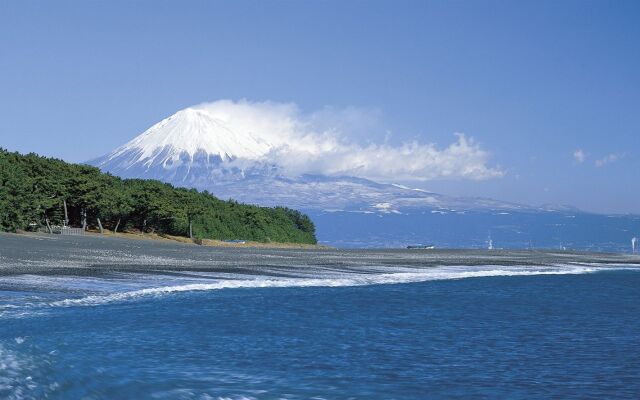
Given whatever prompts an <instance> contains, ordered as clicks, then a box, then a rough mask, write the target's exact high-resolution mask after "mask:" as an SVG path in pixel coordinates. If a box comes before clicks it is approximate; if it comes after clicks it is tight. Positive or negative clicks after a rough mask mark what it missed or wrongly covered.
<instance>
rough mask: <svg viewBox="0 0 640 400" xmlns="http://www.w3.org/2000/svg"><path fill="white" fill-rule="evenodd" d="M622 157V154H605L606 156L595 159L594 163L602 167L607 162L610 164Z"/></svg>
mask: <svg viewBox="0 0 640 400" xmlns="http://www.w3.org/2000/svg"><path fill="white" fill-rule="evenodd" d="M622 157H624V154H615V153H611V154H607V155H606V156H604V157H602V158H600V159H597V160H596V162H595V164H596V167H598V168H600V167H604V166H605V165H607V164H611V163H614V162H616V161H618V160H620V159H621V158H622Z"/></svg>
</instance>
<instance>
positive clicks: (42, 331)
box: [0, 239, 640, 399]
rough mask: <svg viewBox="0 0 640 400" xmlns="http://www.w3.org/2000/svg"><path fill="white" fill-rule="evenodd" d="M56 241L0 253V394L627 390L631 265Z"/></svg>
mask: <svg viewBox="0 0 640 400" xmlns="http://www.w3.org/2000/svg"><path fill="white" fill-rule="evenodd" d="M76 240H79V239H76ZM80 244H81V245H82V243H80ZM76 245H77V243H76ZM123 246H124V245H123ZM73 248H74V249H75V250H74V251H77V253H78V254H84V256H85V258H83V259H82V260H84V261H78V260H79V259H80V258H79V255H76V256H74V257H75V258H73V260H75V261H73V262H72V261H69V263H68V265H67V266H64V267H61V266H60V265H59V261H55V262H54V264H55V265H54V266H47V265H45V264H42V263H39V262H37V261H33V259H35V258H37V257H36V256H33V257H32V259H31V261H30V260H29V259H27V258H20V257H17V256H15V255H14V254H13V253H11V251H10V249H9V250H6V249H5V251H4V254H5V257H4V258H3V257H2V256H3V253H2V252H0V261H2V262H3V264H2V268H0V271H5V272H4V274H3V275H2V276H0V398H2V399H427V398H433V399H438V398H446V399H450V398H460V399H468V398H487V399H496V398H508V399H532V398H540V399H549V398H561V399H571V398H574V399H588V398H590V399H603V398H607V399H614V398H615V399H637V398H638V397H639V396H640V266H639V265H638V264H637V263H635V264H634V263H619V262H616V263H611V262H607V263H602V262H600V261H597V262H587V261H585V259H584V257H583V259H581V260H580V261H571V260H566V259H564V260H563V261H562V262H561V263H560V262H552V263H551V262H548V261H545V259H544V257H543V256H538V255H532V256H530V257H529V258H530V259H533V261H536V260H535V258H536V257H538V258H539V260H537V261H539V262H527V261H526V259H527V256H526V255H516V256H515V258H522V259H523V260H524V261H521V264H519V265H515V264H516V263H513V264H510V263H509V262H507V261H508V260H510V259H513V258H514V257H511V258H509V257H506V256H504V255H501V256H495V257H494V258H495V259H494V261H496V262H488V261H487V260H492V259H493V258H492V257H493V256H492V255H491V254H488V255H486V256H485V257H484V258H482V257H478V256H475V255H470V256H468V257H467V256H465V257H467V258H468V259H469V261H470V262H469V263H468V264H469V265H462V264H459V263H458V261H459V260H458V259H456V262H455V264H457V265H432V262H433V261H434V260H437V259H439V257H440V258H441V259H446V258H447V255H446V254H440V255H435V256H433V257H431V256H430V257H431V258H429V259H428V260H426V261H424V262H423V261H421V256H420V255H415V253H413V254H409V253H406V252H404V253H402V254H393V255H392V256H388V255H387V256H385V255H381V254H379V253H366V252H362V253H358V254H357V256H353V257H351V258H348V257H347V256H344V257H342V256H340V255H339V254H338V255H336V254H324V255H323V253H322V252H318V253H317V254H315V255H314V257H315V258H314V260H315V261H313V262H310V264H313V265H312V266H309V267H308V268H304V267H301V266H300V265H297V266H292V263H291V262H290V261H291V260H292V259H293V260H294V261H295V262H294V263H293V264H299V260H300V257H303V258H304V257H306V256H305V255H304V254H303V253H296V254H293V255H291V254H289V253H287V252H285V251H282V252H272V253H268V252H267V253H265V254H260V253H258V252H256V253H253V254H251V255H250V256H247V255H246V254H245V253H242V251H237V252H233V251H226V252H224V251H223V252H222V253H216V252H212V253H211V252H210V253H207V252H206V250H200V249H198V251H199V252H201V253H198V255H196V256H193V254H192V264H190V265H188V266H187V265H184V264H180V263H179V262H177V261H176V263H177V264H173V263H172V262H167V260H168V259H169V258H168V254H169V253H167V252H170V253H171V254H173V255H174V256H175V255H178V254H179V251H180V250H179V249H178V250H174V249H173V248H171V249H168V250H167V249H165V250H166V251H165V253H163V254H162V255H160V256H159V255H157V254H156V255H154V256H151V255H145V256H144V257H143V258H136V257H137V256H136V254H135V253H134V252H132V249H131V248H129V249H128V251H129V253H126V252H125V251H124V250H123V249H122V248H121V249H119V250H118V251H117V254H115V253H108V251H111V250H107V249H98V250H95V251H94V250H92V251H87V250H85V249H82V248H78V247H77V246H76V247H73ZM176 248H178V246H176ZM0 249H2V248H1V247H0ZM163 251H164V250H163ZM100 252H102V253H100ZM105 252H107V253H105ZM7 254H9V255H8V256H7ZM100 254H102V256H100ZM301 254H302V255H301ZM65 257H69V256H68V255H66V256H65ZM100 257H102V258H100ZM109 257H111V259H112V261H111V264H108V263H107V261H106V259H107V258H109ZM207 257H208V261H206V262H205V261H204V260H205V258H207ZM243 257H248V258H245V259H243ZM385 257H387V258H385ZM505 257H506V258H508V260H505ZM340 258H346V261H345V263H343V264H341V263H339V262H337V261H336V260H338V259H340ZM91 259H97V260H99V262H97V263H90V264H86V262H87V260H91ZM123 259H126V260H128V261H127V262H126V263H122V262H121V260H123ZM249 259H251V260H256V262H254V263H252V266H251V271H250V272H249V271H248V270H237V268H229V266H228V265H227V266H225V267H224V268H223V269H219V270H218V269H214V270H212V269H211V268H204V267H203V266H204V265H209V266H211V265H214V264H215V263H216V262H217V261H218V260H227V261H229V260H237V261H238V262H240V263H242V264H243V265H248V264H250V263H249V261H248V260H249ZM274 259H275V261H274ZM479 259H481V260H480V261H482V262H479ZM119 260H120V261H119ZM140 260H144V268H142V267H141V265H142V264H136V262H138V261H140ZM194 260H195V261H194ZM198 260H200V261H202V264H201V265H200V268H196V267H194V266H196V264H197V263H198V262H200V261H198ZM260 260H263V262H264V264H265V265H264V266H261V265H260ZM265 260H270V261H265ZM354 260H358V262H355V261H354ZM402 260H405V261H406V262H405V264H406V265H400V264H402V262H400V261H402ZM174 261H175V260H174ZM196 261H197V262H196ZM47 262H50V261H47ZM20 263H24V264H25V265H27V266H26V267H24V266H22V267H21V266H20ZM83 263H84V264H83ZM385 263H388V264H393V265H389V266H386V267H385V265H384V264H385ZM267 264H268V265H267ZM347 264H348V265H347ZM422 264H424V266H421V265H422ZM153 265H157V266H158V267H157V269H154V268H153V267H150V266H153ZM278 265H280V266H278ZM43 268H44V269H43ZM56 268H62V269H61V270H59V271H58V270H57V269H56ZM239 268H240V267H239ZM7 271H9V272H7ZM52 271H53V272H52Z"/></svg>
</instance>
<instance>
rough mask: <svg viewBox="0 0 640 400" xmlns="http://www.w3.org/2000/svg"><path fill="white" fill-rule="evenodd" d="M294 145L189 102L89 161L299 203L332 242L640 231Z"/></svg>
mask: <svg viewBox="0 0 640 400" xmlns="http://www.w3.org/2000/svg"><path fill="white" fill-rule="evenodd" d="M285 150H286V151H285ZM295 151H296V149H295V148H292V145H291V143H290V140H289V138H287V137H286V135H278V134H277V133H274V132H270V131H267V130H266V129H263V128H261V127H260V126H259V124H258V126H252V125H250V124H242V123H240V124H238V123H237V121H232V120H230V118H229V115H227V114H225V113H216V112H212V111H211V110H207V109H203V108H186V109H184V110H181V111H179V112H177V113H175V114H174V115H172V116H170V117H168V118H166V119H164V120H162V121H160V122H158V123H157V124H155V125H153V126H152V127H151V128H149V129H148V130H146V131H145V132H143V133H142V134H141V135H139V136H137V137H136V138H134V139H133V140H131V141H130V142H128V143H126V144H124V145H123V146H121V147H119V148H117V149H115V150H114V151H112V152H111V153H109V154H107V155H104V156H102V157H99V158H97V159H95V160H92V161H89V162H88V163H89V164H91V165H94V166H97V167H99V168H100V169H101V170H103V171H105V172H109V173H112V174H114V175H117V176H120V177H123V178H146V179H158V180H161V181H164V182H167V183H171V184H173V185H175V186H182V187H190V188H197V189H200V190H208V191H209V192H211V193H212V194H214V195H215V196H217V197H219V198H221V199H235V200H238V201H241V202H245V203H252V204H259V205H263V206H274V205H283V206H287V207H292V208H297V209H300V210H302V211H305V212H307V213H308V214H310V216H311V217H312V219H313V220H314V222H315V223H316V226H317V235H318V238H319V240H320V241H321V242H324V243H326V244H330V245H338V246H346V247H399V246H406V245H407V244H416V243H429V244H434V245H436V246H442V247H485V246H487V244H488V243H496V244H497V245H499V246H501V247H521V248H522V247H558V248H566V247H572V248H580V249H592V250H616V251H621V250H623V249H626V247H628V246H627V243H626V242H628V240H629V239H630V237H631V236H629V235H631V234H632V231H635V232H638V233H640V232H639V231H640V218H639V217H637V216H603V215H597V214H589V213H584V212H581V211H579V210H576V209H574V208H571V207H550V206H543V207H532V206H527V205H522V204H515V203H508V202H502V201H498V200H492V199H487V198H461V197H452V196H446V195H442V194H437V193H433V192H429V191H425V190H421V189H414V188H410V187H406V186H403V185H398V184H393V183H380V182H375V181H373V180H370V179H365V178H362V177H357V176H350V175H345V174H336V175H326V174H319V173H301V174H297V175H292V174H291V173H290V171H288V170H287V168H286V166H284V165H283V163H282V160H283V159H286V157H288V156H289V155H291V154H294V153H295ZM287 152H288V153H287ZM292 152H294V153H292ZM283 154H284V156H283ZM585 228H586V229H585Z"/></svg>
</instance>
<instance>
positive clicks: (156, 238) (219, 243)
mask: <svg viewBox="0 0 640 400" xmlns="http://www.w3.org/2000/svg"><path fill="white" fill-rule="evenodd" d="M2 233H3V234H9V235H18V236H24V237H45V238H46V237H48V238H51V239H54V238H57V237H69V236H63V235H57V234H49V233H39V232H27V231H18V232H15V233H14V232H2ZM83 236H86V237H98V238H105V239H114V238H117V239H125V240H142V241H145V240H146V241H152V242H166V243H172V244H184V245H194V246H201V247H228V248H249V249H251V248H262V249H309V250H329V249H333V248H332V247H329V246H323V245H319V244H306V243H287V242H284V243H281V242H270V243H263V242H254V241H250V240H247V241H243V242H242V243H236V242H225V241H223V240H217V239H202V241H201V244H200V243H197V242H196V240H198V239H190V238H188V237H183V236H173V235H165V234H157V233H145V234H141V233H130V232H118V233H113V232H111V231H109V230H107V229H105V230H104V233H100V232H97V231H92V230H88V231H86V232H85V234H84V235H77V236H75V235H73V236H71V237H83Z"/></svg>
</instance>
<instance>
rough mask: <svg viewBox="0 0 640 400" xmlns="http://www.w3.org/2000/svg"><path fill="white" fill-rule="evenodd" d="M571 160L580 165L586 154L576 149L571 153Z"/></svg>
mask: <svg viewBox="0 0 640 400" xmlns="http://www.w3.org/2000/svg"><path fill="white" fill-rule="evenodd" d="M573 159H574V160H575V162H576V163H578V164H582V163H583V162H584V161H585V160H586V159H587V153H585V152H584V151H583V150H582V149H578V150H576V151H574V152H573Z"/></svg>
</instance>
